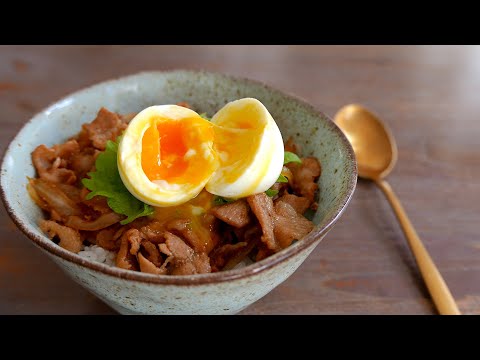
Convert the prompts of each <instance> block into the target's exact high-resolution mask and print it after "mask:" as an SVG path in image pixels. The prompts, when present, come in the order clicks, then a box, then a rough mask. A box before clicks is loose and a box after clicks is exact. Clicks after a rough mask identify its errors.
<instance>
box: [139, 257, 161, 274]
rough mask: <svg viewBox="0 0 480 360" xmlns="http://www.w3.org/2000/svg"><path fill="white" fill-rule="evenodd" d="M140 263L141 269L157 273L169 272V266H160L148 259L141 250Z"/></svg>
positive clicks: (145, 271)
mask: <svg viewBox="0 0 480 360" xmlns="http://www.w3.org/2000/svg"><path fill="white" fill-rule="evenodd" d="M137 259H138V265H139V266H140V271H141V272H144V273H149V274H155V275H165V274H166V273H167V268H166V267H164V266H161V267H158V266H156V265H155V264H154V263H153V262H151V261H150V260H148V259H147V258H146V257H145V256H143V255H142V253H141V252H139V253H138V254H137Z"/></svg>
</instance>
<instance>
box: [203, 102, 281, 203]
mask: <svg viewBox="0 0 480 360" xmlns="http://www.w3.org/2000/svg"><path fill="white" fill-rule="evenodd" d="M212 123H213V124H214V125H215V127H214V130H215V142H214V149H215V150H216V151H217V153H218V157H219V160H220V167H219V168H218V169H217V171H215V173H214V174H213V175H212V177H211V179H210V180H209V181H208V182H207V185H206V189H207V191H208V192H211V193H212V194H215V195H220V196H223V197H228V198H240V197H245V196H248V195H253V194H257V193H260V192H263V191H265V190H267V189H268V188H269V187H270V186H272V185H273V184H274V183H275V181H276V180H277V179H278V176H279V175H280V173H281V172H282V167H283V140H282V135H281V133H280V130H279V129H278V126H277V124H276V123H275V120H273V118H272V115H270V113H269V112H268V110H267V108H266V107H265V106H264V105H263V104H262V103H261V102H260V101H258V100H257V99H253V98H244V99H240V100H236V101H232V102H230V103H228V104H227V105H225V106H224V107H223V108H222V109H220V110H219V111H218V112H217V113H216V114H215V115H214V116H213V117H212Z"/></svg>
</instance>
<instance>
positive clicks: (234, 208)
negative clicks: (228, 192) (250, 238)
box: [210, 199, 250, 228]
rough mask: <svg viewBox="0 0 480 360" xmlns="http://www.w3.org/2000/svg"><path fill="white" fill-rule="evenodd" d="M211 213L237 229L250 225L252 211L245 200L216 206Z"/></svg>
mask: <svg viewBox="0 0 480 360" xmlns="http://www.w3.org/2000/svg"><path fill="white" fill-rule="evenodd" d="M210 212H211V213H212V214H213V215H214V216H215V217H217V218H218V219H220V220H222V221H224V222H226V223H227V224H229V225H232V226H234V227H236V228H241V227H244V226H245V225H248V224H249V223H250V214H249V212H250V209H249V207H248V204H247V202H246V201H245V200H243V199H241V200H237V201H235V202H232V203H229V204H225V205H220V206H215V207H213V208H212V209H211V210H210Z"/></svg>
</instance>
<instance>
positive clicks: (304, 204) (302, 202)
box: [275, 194, 310, 214]
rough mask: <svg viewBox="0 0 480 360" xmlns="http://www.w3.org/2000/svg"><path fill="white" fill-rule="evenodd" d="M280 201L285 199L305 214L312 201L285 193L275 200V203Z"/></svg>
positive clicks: (298, 211)
mask: <svg viewBox="0 0 480 360" xmlns="http://www.w3.org/2000/svg"><path fill="white" fill-rule="evenodd" d="M280 201H283V202H285V203H287V204H288V205H290V206H291V207H293V208H294V209H295V211H296V212H297V213H299V214H303V213H304V212H305V211H306V210H307V209H308V207H309V206H310V201H309V200H308V199H307V198H305V197H302V196H296V195H293V194H284V195H283V196H281V197H279V198H278V199H277V200H276V201H275V204H276V203H278V202H280Z"/></svg>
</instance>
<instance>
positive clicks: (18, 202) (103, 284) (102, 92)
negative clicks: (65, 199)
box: [1, 71, 357, 314]
mask: <svg viewBox="0 0 480 360" xmlns="http://www.w3.org/2000/svg"><path fill="white" fill-rule="evenodd" d="M243 97H254V98H257V99H259V100H260V101H261V102H262V103H263V104H264V105H265V106H266V107H267V109H268V110H269V111H270V113H271V114H272V116H273V118H274V119H275V120H276V122H277V124H278V126H279V128H280V130H281V132H282V135H283V137H284V139H287V138H288V137H289V136H293V138H294V139H295V142H296V143H298V144H301V145H302V150H303V155H313V156H316V157H317V158H318V159H319V160H320V162H321V164H322V175H321V177H320V180H319V186H320V199H319V207H318V211H317V212H316V214H315V216H314V218H313V222H314V223H315V228H314V230H313V231H312V232H311V233H310V234H309V235H307V236H306V237H305V238H304V239H302V240H301V241H298V242H296V243H294V244H293V245H292V246H290V247H288V248H287V249H284V250H282V251H280V252H279V253H277V254H274V255H273V256H270V257H268V258H266V259H264V260H262V261H260V262H257V263H254V264H252V265H249V266H246V267H243V268H240V269H234V270H230V271H224V272H218V273H213V274H202V275H192V276H166V275H165V276H158V275H151V274H145V273H140V272H134V271H128V270H123V269H120V268H116V267H110V266H107V265H105V264H101V263H97V262H93V261H90V260H87V259H84V258H82V257H80V256H78V255H76V254H74V253H71V252H69V251H67V250H64V249H63V248H61V247H59V246H58V245H56V244H55V243H54V242H52V241H51V240H49V239H48V238H47V237H46V236H45V235H44V234H43V233H42V231H41V230H40V229H39V227H38V225H37V224H38V221H39V219H40V218H42V212H41V211H40V209H39V208H38V207H37V206H36V205H35V204H34V203H33V202H32V200H31V199H30V197H29V196H28V194H27V191H26V184H27V176H29V177H33V176H35V171H34V168H33V166H32V162H31V157H30V153H31V152H32V150H33V149H34V148H35V147H36V146H37V145H39V144H46V145H47V146H51V145H53V144H56V143H61V142H64V141H65V140H66V139H67V138H68V137H70V136H72V135H74V134H76V133H77V132H78V131H79V130H80V128H81V124H83V123H85V122H89V121H91V120H92V119H93V118H94V117H95V115H96V113H97V111H98V110H99V109H100V107H102V106H104V107H106V108H107V109H109V110H111V111H116V112H119V113H130V112H138V111H140V110H142V109H144V108H146V107H148V106H151V105H157V104H170V103H177V102H179V101H187V102H188V103H190V104H191V105H192V106H193V107H194V108H195V109H197V110H199V112H206V113H207V114H209V115H212V114H214V113H215V112H216V111H217V110H218V109H220V108H221V107H222V106H223V105H225V104H226V103H227V102H229V101H232V100H236V99H239V98H243ZM356 181H357V167H356V161H355V157H354V154H353V150H352V148H351V146H350V144H349V142H348V141H347V139H346V138H345V137H344V135H343V134H342V132H341V131H340V130H339V129H338V128H337V126H336V125H335V124H334V123H333V122H332V121H331V120H330V119H329V118H328V117H327V116H326V115H324V114H323V113H321V112H319V111H317V110H316V109H315V108H314V107H313V106H311V105H309V104H307V103H306V102H304V101H302V100H300V99H298V98H295V97H293V96H291V95H287V94H285V93H283V92H281V91H278V90H275V89H273V88H271V87H269V86H266V85H264V84H261V83H259V82H256V81H252V80H248V79H242V78H235V77H231V76H227V75H222V74H215V73H208V72H194V71H169V72H143V73H139V74H135V75H131V76H127V77H123V78H119V79H116V80H111V81H107V82H103V83H100V84H97V85H94V86H91V87H89V88H86V89H83V90H80V91H78V92H76V93H73V94H71V95H69V96H67V97H65V98H63V99H61V100H59V101H58V102H56V103H54V104H53V105H51V106H49V107H48V108H47V109H45V110H43V111H41V112H40V113H38V114H37V115H35V116H34V117H33V118H32V119H31V120H30V121H29V122H28V123H27V124H26V125H25V126H24V127H23V128H22V129H21V130H20V132H19V133H18V134H17V136H16V137H15V138H14V139H13V140H12V142H11V143H10V145H9V147H8V149H7V150H6V153H5V156H4V159H3V163H2V169H1V190H2V199H3V201H4V204H5V207H6V209H7V211H8V213H9V214H10V216H11V217H12V219H13V221H14V222H15V223H16V224H17V225H18V227H19V228H20V230H22V231H23V232H24V233H25V235H26V236H27V237H28V239H30V240H31V241H32V242H33V243H34V244H35V245H36V246H37V247H38V248H39V249H40V250H41V251H43V252H44V253H45V254H47V255H48V256H49V257H50V258H51V259H52V260H53V261H54V262H55V263H57V264H58V265H59V266H60V267H61V268H62V269H63V270H64V271H65V272H66V273H67V274H68V275H69V276H70V277H71V278H72V279H73V280H74V281H76V282H77V283H78V284H80V285H82V286H83V287H85V288H86V289H88V290H89V291H91V292H92V293H93V294H95V295H96V296H98V297H99V298H100V299H101V300H103V301H104V302H105V303H107V304H108V305H110V306H111V307H112V308H113V309H115V310H117V311H118V312H120V313H122V314H234V313H237V312H239V311H241V310H242V309H244V308H245V307H247V306H248V305H250V304H252V303H253V302H255V301H257V300H258V299H260V298H261V297H263V296H265V295H266V294H268V292H270V291H271V290H272V289H273V288H275V287H276V286H278V285H279V284H280V283H282V282H283V281H285V279H287V278H288V277H289V276H290V275H291V274H292V273H293V272H294V271H295V270H296V269H297V268H298V267H299V266H300V265H301V264H302V262H303V261H304V260H305V259H306V258H307V256H308V255H309V254H310V253H311V252H312V251H313V250H314V249H315V247H316V246H317V245H318V244H319V243H320V241H321V240H322V239H323V237H324V236H325V235H326V234H327V233H328V232H329V231H330V230H331V229H332V226H333V225H334V224H335V222H336V221H337V220H338V219H339V217H340V216H341V214H342V212H343V211H344V210H345V207H346V206H347V204H348V202H349V200H350V198H351V196H352V194H353V192H354V189H355V186H356ZM33 279H34V274H32V281H34V280H33Z"/></svg>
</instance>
